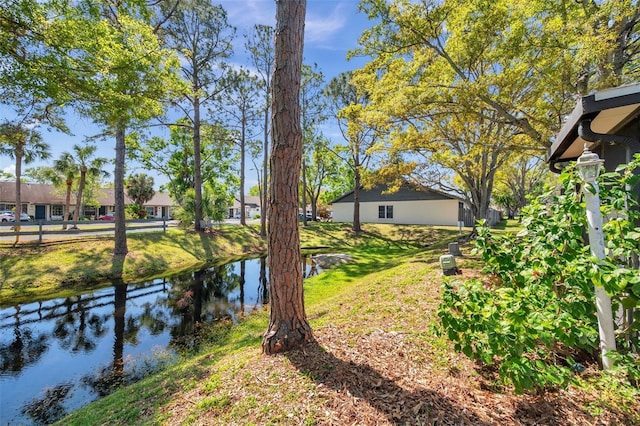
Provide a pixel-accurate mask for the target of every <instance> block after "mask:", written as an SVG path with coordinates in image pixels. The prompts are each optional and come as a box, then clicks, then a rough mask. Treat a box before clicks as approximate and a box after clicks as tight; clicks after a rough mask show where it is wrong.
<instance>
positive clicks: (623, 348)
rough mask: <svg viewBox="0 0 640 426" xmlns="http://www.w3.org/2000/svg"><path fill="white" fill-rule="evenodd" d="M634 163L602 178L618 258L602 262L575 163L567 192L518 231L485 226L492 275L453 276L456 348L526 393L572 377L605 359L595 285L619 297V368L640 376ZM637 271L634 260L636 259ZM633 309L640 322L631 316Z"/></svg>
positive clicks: (611, 244) (449, 328) (479, 248)
mask: <svg viewBox="0 0 640 426" xmlns="http://www.w3.org/2000/svg"><path fill="white" fill-rule="evenodd" d="M639 164H640V156H636V158H635V161H634V162H632V163H631V164H630V165H629V166H628V167H626V166H625V167H622V168H621V169H620V170H618V171H617V172H615V173H605V174H603V176H601V183H600V185H601V188H602V190H601V199H602V212H603V214H604V215H605V217H608V218H609V220H608V221H607V222H606V225H604V226H603V231H604V234H605V244H606V247H607V248H608V250H609V254H610V256H609V258H608V259H606V260H604V261H602V262H598V261H597V259H595V258H593V257H592V256H591V253H590V249H589V247H588V244H587V243H585V239H586V236H585V232H586V227H587V223H586V213H585V205H584V202H583V201H582V200H581V198H582V197H581V193H580V191H579V190H578V191H577V190H576V189H577V188H578V180H577V178H576V176H575V172H574V170H573V168H568V169H567V170H566V171H565V172H564V173H563V174H562V175H561V176H560V178H559V182H560V183H561V185H562V187H563V191H562V192H561V193H560V194H559V193H558V192H557V191H551V192H548V193H546V194H545V195H543V196H541V197H539V198H537V199H535V200H531V202H530V204H529V205H528V206H527V207H526V208H525V209H523V212H522V215H523V225H524V228H523V230H522V231H520V232H519V233H518V234H517V235H513V234H502V235H496V234H494V233H492V232H491V230H489V229H488V228H487V227H484V226H481V227H480V228H479V230H478V237H477V239H476V248H475V252H476V253H478V254H480V255H481V257H482V259H483V260H484V262H485V265H486V266H485V268H484V271H483V272H484V273H485V274H486V275H485V276H484V277H483V278H482V279H473V280H469V281H467V282H464V283H458V282H457V281H455V280H453V279H447V280H446V281H445V282H444V283H443V301H442V303H441V305H440V307H439V310H438V315H439V317H440V319H441V326H442V328H441V330H440V331H441V332H444V333H446V335H447V336H448V338H449V339H450V340H451V341H452V342H454V346H455V349H456V350H458V351H461V352H463V353H465V354H466V355H467V356H469V357H471V358H473V359H476V360H478V361H480V362H482V363H484V364H486V365H489V366H493V367H495V368H497V370H498V372H499V374H500V377H501V378H502V379H503V380H504V381H505V382H506V383H511V384H513V386H514V387H515V390H516V392H523V391H525V390H534V391H535V390H539V389H542V388H545V387H554V386H564V385H566V384H567V383H568V382H569V381H570V380H571V378H572V377H573V375H574V374H575V372H576V371H580V370H581V369H582V368H583V365H584V364H585V363H589V362H593V361H596V360H598V359H599V349H598V345H599V335H598V324H597V319H596V316H595V311H596V308H595V300H594V298H595V296H594V285H602V286H604V288H605V290H606V291H607V292H608V293H609V294H610V295H611V296H612V301H613V304H614V306H613V311H614V312H619V310H622V308H625V309H627V311H626V312H625V315H621V316H620V318H618V319H617V321H616V323H617V330H616V338H617V343H618V352H617V354H612V358H613V359H615V362H616V368H618V369H620V370H622V371H623V372H624V373H625V375H626V377H627V378H628V379H629V380H632V381H637V380H638V378H639V377H640V361H639V357H638V349H639V346H640V345H639V344H638V334H639V330H640V315H639V312H638V309H637V306H638V300H639V299H640V271H638V269H637V255H638V253H639V252H640V228H639V227H638V223H639V222H638V218H639V215H638V208H637V207H638V206H637V194H634V193H633V192H632V189H633V188H634V186H635V185H636V184H637V182H638V176H637V175H635V174H634V173H633V172H632V171H633V169H634V168H635V167H637V166H638V165H639ZM634 259H635V264H636V266H635V269H634V267H632V266H628V265H630V264H633V263H634ZM629 312H631V313H632V314H631V315H632V317H633V318H634V319H635V321H629V318H630V316H629V315H628V313H629Z"/></svg>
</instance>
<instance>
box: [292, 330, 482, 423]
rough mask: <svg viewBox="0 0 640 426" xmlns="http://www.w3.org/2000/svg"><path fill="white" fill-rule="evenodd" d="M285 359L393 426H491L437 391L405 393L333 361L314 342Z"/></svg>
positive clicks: (372, 373)
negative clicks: (369, 408)
mask: <svg viewBox="0 0 640 426" xmlns="http://www.w3.org/2000/svg"><path fill="white" fill-rule="evenodd" d="M287 357H288V359H289V360H290V361H291V363H292V364H293V365H294V366H295V367H296V368H297V369H298V370H299V371H300V372H301V373H302V374H305V375H307V376H309V377H310V378H312V379H313V380H314V381H315V382H316V383H318V384H322V385H323V386H326V387H327V388H329V389H332V390H333V391H336V392H341V393H343V394H344V396H343V398H344V399H349V395H350V396H351V398H355V399H356V400H360V401H363V402H365V403H367V404H369V405H370V406H371V407H373V408H374V409H375V410H376V412H377V415H378V416H383V417H385V418H386V419H387V420H388V421H389V422H391V423H393V424H397V425H405V424H443V423H446V424H473V425H479V426H488V425H489V424H490V423H486V422H485V421H483V420H481V419H480V417H479V416H478V415H477V414H476V413H475V412H473V411H472V410H469V409H468V408H467V407H464V406H461V405H460V403H459V402H458V401H455V400H453V399H451V398H449V397H447V396H446V395H444V394H442V393H440V392H438V391H435V390H432V389H427V388H419V389H417V390H415V391H410V390H407V389H404V388H402V387H401V386H398V385H397V384H396V383H395V382H394V381H393V380H392V379H390V378H388V377H385V376H384V375H383V374H381V373H380V372H378V371H376V370H374V369H373V368H371V367H370V366H368V365H366V364H356V363H354V362H351V361H344V360H342V359H339V358H337V357H335V356H334V355H333V354H332V353H330V352H327V351H326V350H324V349H323V348H322V347H321V346H320V345H319V344H318V343H316V342H312V343H309V344H307V345H305V346H303V347H302V348H299V349H296V350H294V351H291V352H288V353H287ZM335 408H336V409H344V407H335ZM355 409H356V408H355V407H354V410H355Z"/></svg>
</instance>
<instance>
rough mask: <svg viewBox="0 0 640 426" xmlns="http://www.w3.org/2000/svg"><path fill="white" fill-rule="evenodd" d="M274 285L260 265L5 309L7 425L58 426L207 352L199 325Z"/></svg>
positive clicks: (261, 298)
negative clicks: (186, 354)
mask: <svg viewBox="0 0 640 426" xmlns="http://www.w3.org/2000/svg"><path fill="white" fill-rule="evenodd" d="M304 272H305V276H310V275H315V274H316V273H317V272H318V267H317V266H316V264H315V262H314V261H313V258H312V257H305V268H304ZM267 276H268V274H267V267H266V260H265V259H264V258H261V259H250V260H242V261H237V262H233V263H228V264H224V265H216V266H209V267H206V268H203V269H201V270H198V271H191V272H185V273H181V274H178V275H173V276H170V277H166V278H159V279H154V280H152V281H148V282H144V283H140V284H126V283H122V282H120V283H118V282H114V283H113V285H112V286H109V287H105V288H102V289H100V290H96V291H93V292H91V293H86V294H81V295H77V296H73V297H69V298H61V299H52V300H47V301H41V302H36V303H25V304H22V305H17V306H12V307H8V308H2V309H0V362H1V363H2V367H1V368H2V369H1V370H0V423H1V424H3V425H18V424H20V425H23V424H36V425H38V424H48V423H51V422H53V421H55V420H57V419H60V418H61V417H63V416H64V415H66V414H68V413H70V412H72V411H74V410H76V409H78V408H80V407H81V406H83V405H85V404H87V403H89V402H91V401H94V400H96V399H98V398H100V397H103V396H105V395H107V394H109V393H110V392H111V391H112V390H113V389H114V386H115V385H117V384H122V383H130V382H132V381H135V380H137V379H139V378H141V377H142V376H144V375H145V374H148V373H149V372H150V371H154V370H155V369H157V368H160V367H161V366H162V365H164V364H166V363H170V362H172V360H173V359H175V357H176V354H178V353H179V352H181V351H183V350H195V349H197V348H196V346H197V345H198V339H197V333H196V331H197V329H198V324H208V323H213V322H215V321H219V320H221V319H230V320H233V321H237V320H239V319H240V318H242V317H243V316H244V315H245V314H247V313H249V312H251V311H253V310H255V309H261V308H262V307H263V306H264V305H265V304H266V303H268V299H269V294H268V285H267Z"/></svg>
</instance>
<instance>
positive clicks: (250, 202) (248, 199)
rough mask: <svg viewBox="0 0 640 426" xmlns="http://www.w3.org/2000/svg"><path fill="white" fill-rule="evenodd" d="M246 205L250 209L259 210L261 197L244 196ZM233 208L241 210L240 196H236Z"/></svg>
mask: <svg viewBox="0 0 640 426" xmlns="http://www.w3.org/2000/svg"><path fill="white" fill-rule="evenodd" d="M244 204H245V206H247V207H250V208H253V209H255V208H259V207H260V197H258V196H255V195H245V196H244ZM232 208H234V209H239V208H240V196H239V195H236V197H235V198H234V200H233V206H232Z"/></svg>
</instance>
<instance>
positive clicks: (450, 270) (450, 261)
mask: <svg viewBox="0 0 640 426" xmlns="http://www.w3.org/2000/svg"><path fill="white" fill-rule="evenodd" d="M440 268H442V273H443V274H445V275H456V274H459V273H460V271H459V270H458V267H457V266H456V258H455V257H454V256H453V255H452V254H443V255H442V256H440Z"/></svg>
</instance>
